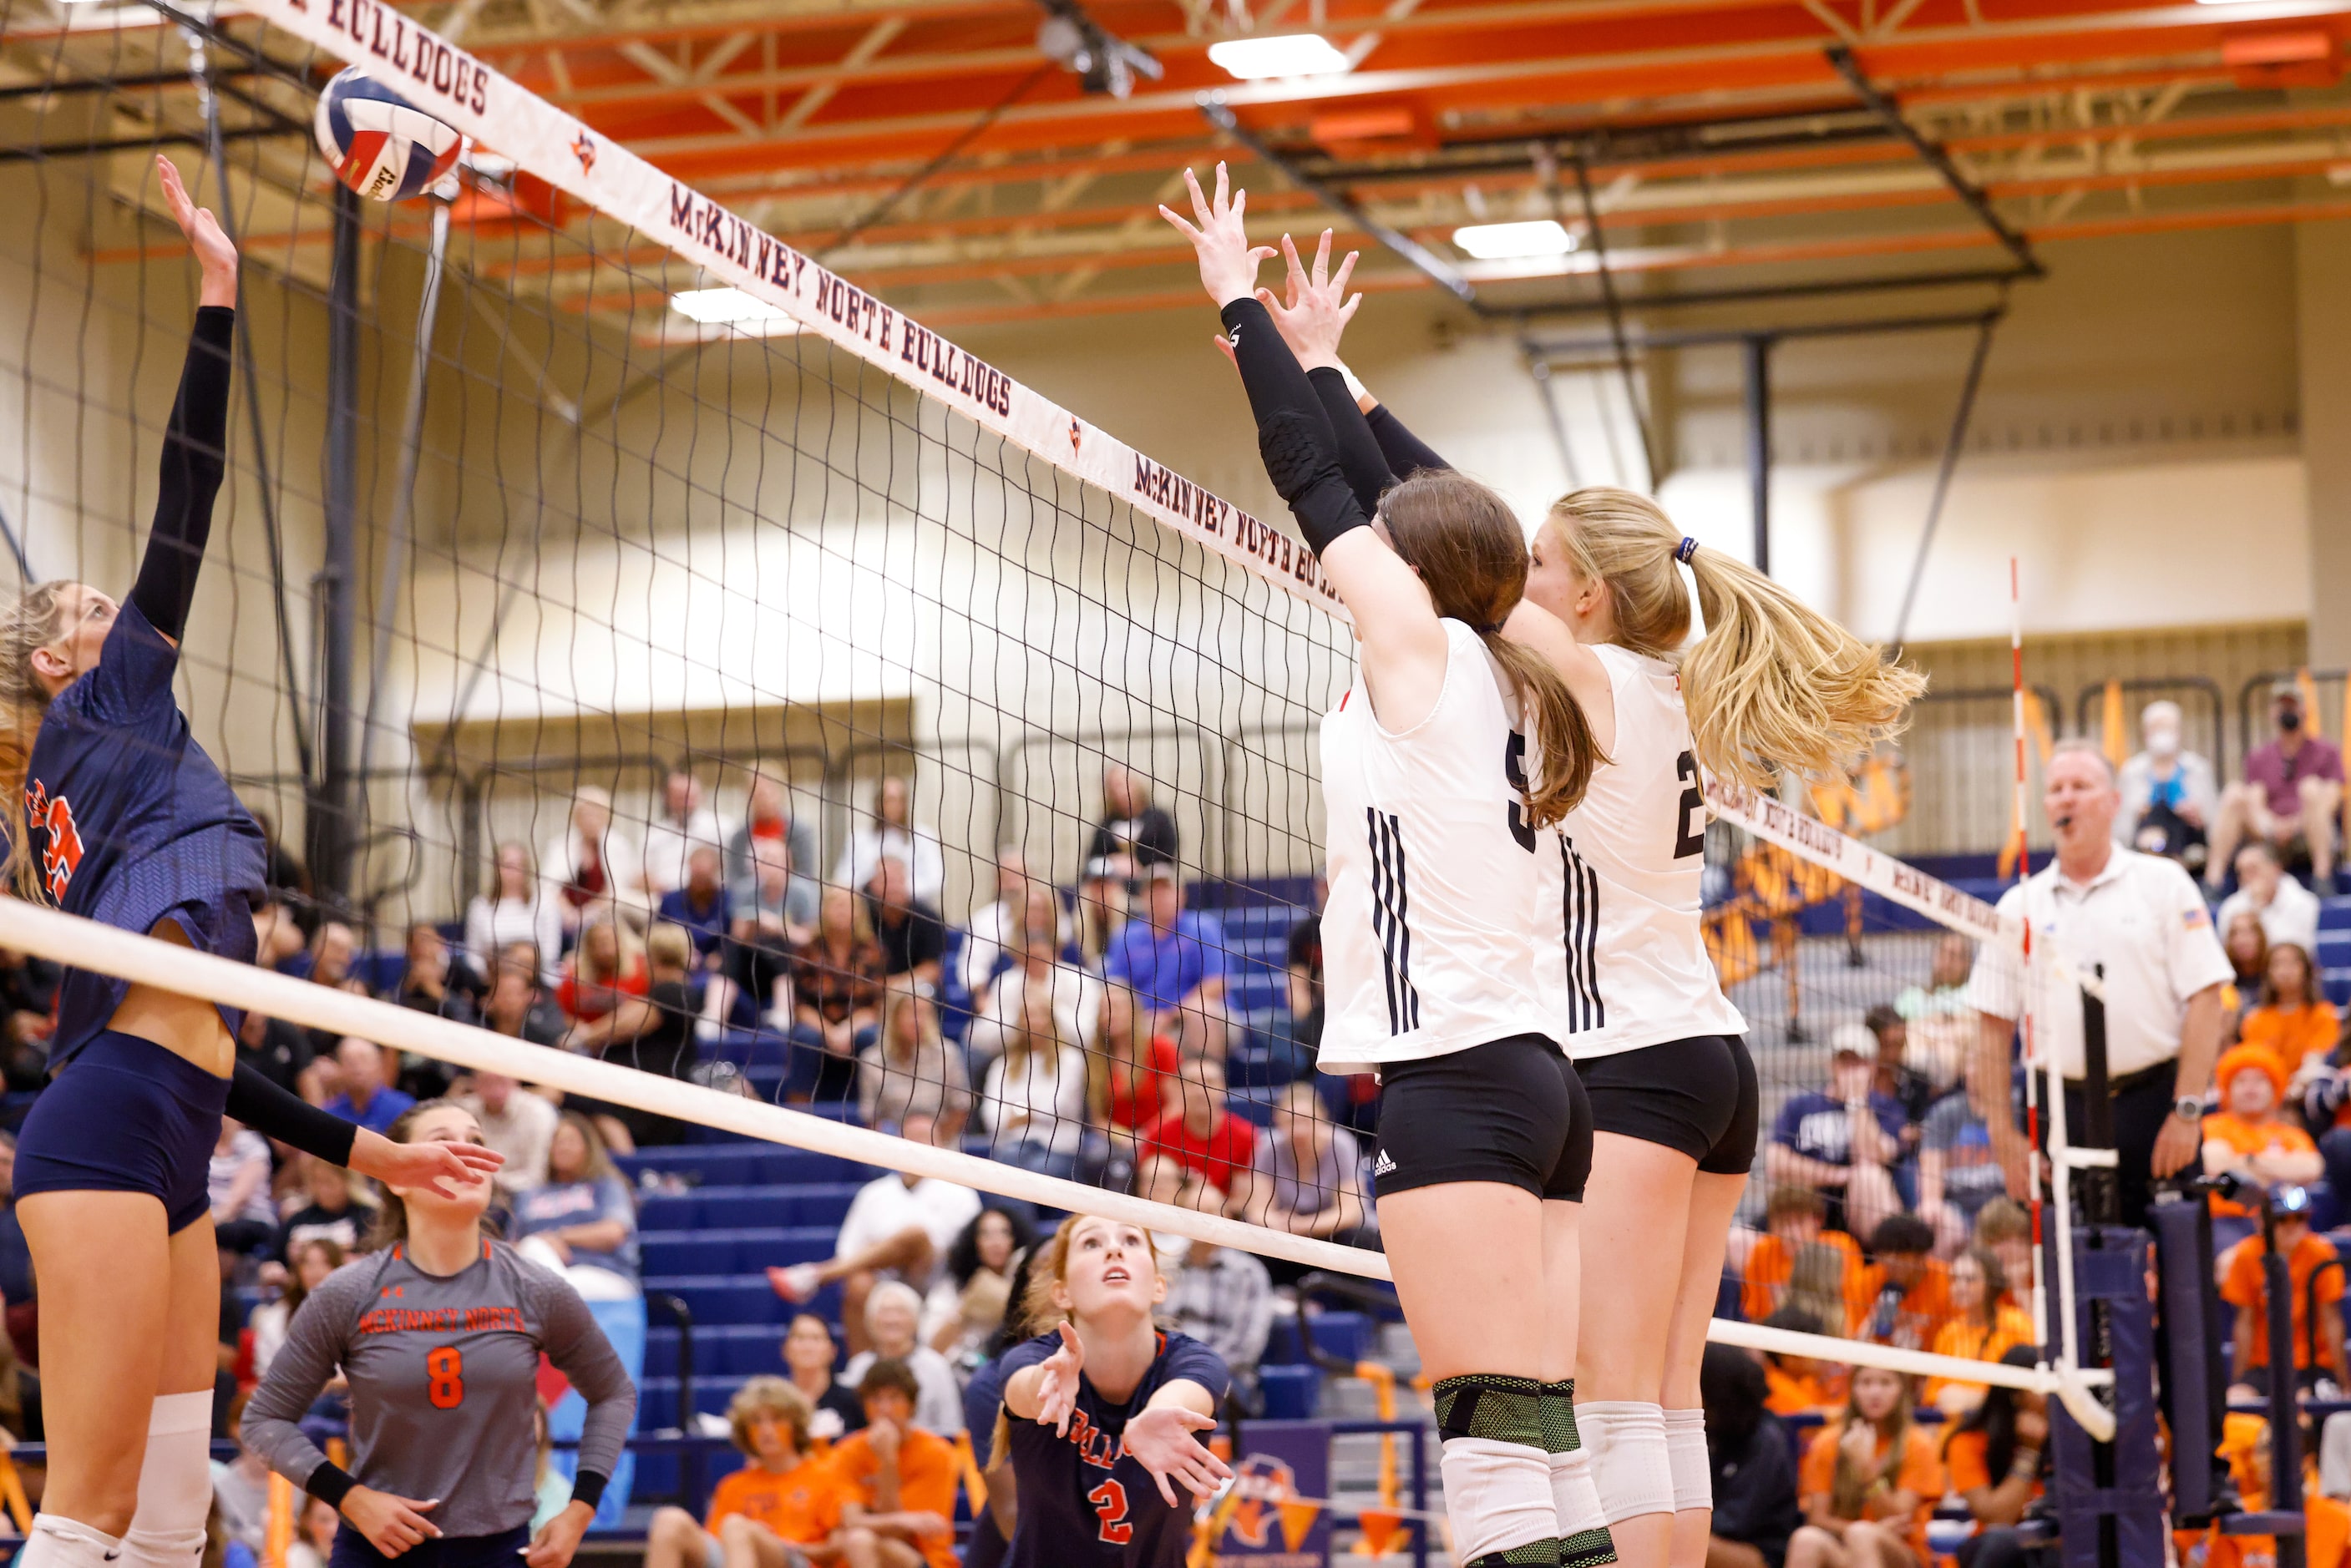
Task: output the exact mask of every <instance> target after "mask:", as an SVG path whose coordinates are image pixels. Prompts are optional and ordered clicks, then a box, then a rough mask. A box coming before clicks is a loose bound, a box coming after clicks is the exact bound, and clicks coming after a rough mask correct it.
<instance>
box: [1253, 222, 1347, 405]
mask: <svg viewBox="0 0 2351 1568" xmlns="http://www.w3.org/2000/svg"><path fill="white" fill-rule="evenodd" d="M1281 255H1282V259H1283V260H1284V261H1285V262H1287V263H1288V264H1289V274H1288V275H1287V276H1286V277H1285V278H1284V279H1283V287H1284V290H1285V292H1286V294H1287V296H1288V297H1287V298H1284V299H1276V298H1274V296H1273V291H1272V290H1271V289H1265V288H1260V289H1259V290H1258V291H1257V296H1258V298H1259V299H1260V300H1262V301H1264V302H1265V308H1266V312H1267V314H1269V315H1270V316H1271V317H1273V324H1274V326H1275V327H1279V328H1280V332H1281V340H1282V341H1283V342H1285V343H1287V344H1289V345H1290V352H1291V353H1292V354H1295V355H1297V356H1298V362H1299V364H1300V365H1301V366H1303V367H1304V368H1305V369H1309V370H1311V369H1316V368H1317V367H1318V366H1328V367H1330V368H1331V369H1338V367H1339V338H1340V337H1341V335H1342V334H1343V333H1344V332H1345V331H1346V330H1347V323H1348V322H1350V321H1353V319H1354V318H1355V309H1356V307H1357V306H1360V305H1362V304H1363V303H1364V296H1363V295H1362V294H1360V293H1358V294H1357V295H1356V296H1354V297H1353V299H1350V298H1348V297H1347V280H1348V278H1350V277H1352V276H1353V275H1354V271H1355V258H1356V253H1355V252H1353V251H1349V252H1348V253H1347V254H1346V257H1345V259H1344V260H1343V261H1341V262H1340V263H1339V270H1338V271H1337V272H1336V273H1333V272H1332V270H1331V231H1330V230H1328V229H1325V230H1323V231H1322V244H1318V245H1317V246H1315V248H1314V265H1313V266H1312V267H1311V268H1309V267H1308V266H1307V265H1305V264H1304V263H1302V262H1301V261H1300V260H1299V259H1298V246H1297V245H1296V244H1293V243H1292V242H1291V240H1290V236H1289V235H1288V234H1284V235H1282V236H1281Z"/></svg>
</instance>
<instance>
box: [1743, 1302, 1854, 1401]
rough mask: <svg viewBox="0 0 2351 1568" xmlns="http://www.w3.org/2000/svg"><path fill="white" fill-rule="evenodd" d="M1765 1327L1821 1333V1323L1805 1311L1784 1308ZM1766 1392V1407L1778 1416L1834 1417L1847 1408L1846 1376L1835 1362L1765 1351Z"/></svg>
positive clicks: (1764, 1383)
mask: <svg viewBox="0 0 2351 1568" xmlns="http://www.w3.org/2000/svg"><path fill="white" fill-rule="evenodd" d="M1763 1326H1764V1327H1766V1328H1784V1329H1786V1330H1788V1331H1789V1332H1790V1333H1792V1334H1818V1333H1820V1332H1821V1323H1820V1320H1819V1319H1818V1318H1816V1317H1814V1316H1813V1314H1811V1313H1808V1312H1806V1311H1804V1310H1803V1309H1802V1307H1782V1308H1781V1309H1780V1310H1779V1311H1778V1312H1775V1313H1773V1314H1771V1316H1770V1317H1767V1318H1765V1319H1764V1320H1763ZM1763 1389H1764V1395H1763V1407H1764V1408H1765V1409H1767V1410H1769V1411H1771V1413H1772V1414H1773V1415H1775V1416H1812V1415H1831V1414H1834V1412H1835V1411H1836V1410H1837V1409H1838V1408H1839V1407H1842V1406H1843V1405H1844V1396H1845V1373H1844V1368H1843V1367H1842V1366H1838V1365H1837V1364H1836V1363H1834V1362H1832V1361H1814V1360H1812V1359H1811V1358H1810V1357H1807V1356H1802V1355H1782V1354H1781V1353H1779V1352H1778V1351H1776V1350H1774V1351H1766V1352H1765V1353H1764V1355H1763Z"/></svg>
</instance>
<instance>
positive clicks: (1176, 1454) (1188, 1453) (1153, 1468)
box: [1126, 1405, 1233, 1508]
mask: <svg viewBox="0 0 2351 1568" xmlns="http://www.w3.org/2000/svg"><path fill="white" fill-rule="evenodd" d="M1216 1424H1217V1418H1216V1417H1214V1416H1203V1415H1202V1414H1200V1412H1199V1411H1197V1410H1186V1409H1185V1408H1184V1407H1181V1406H1179V1405H1157V1406H1154V1407H1151V1408H1150V1409H1147V1410H1145V1411H1144V1412H1143V1413H1142V1414H1141V1415H1139V1416H1137V1417H1134V1419H1133V1420H1131V1421H1129V1422H1127V1424H1126V1451H1127V1452H1128V1453H1130V1454H1133V1455H1134V1458H1135V1462H1136V1463H1138V1464H1140V1465H1141V1466H1142V1467H1143V1468H1144V1469H1146V1470H1148V1471H1150V1472H1151V1479H1152V1480H1155V1481H1157V1482H1158V1483H1159V1495H1160V1496H1161V1497H1163V1498H1165V1499H1166V1501H1167V1506H1168V1507H1170V1508H1174V1507H1175V1506H1176V1504H1175V1487H1174V1486H1172V1485H1170V1484H1169V1482H1170V1481H1171V1480H1172V1481H1175V1482H1177V1483H1180V1484H1181V1485H1182V1486H1183V1488H1184V1490H1186V1491H1187V1492H1190V1493H1191V1494H1192V1495H1193V1496H1194V1497H1196V1498H1207V1497H1213V1496H1215V1495H1216V1491H1217V1488H1218V1487H1220V1486H1222V1485H1223V1484H1224V1483H1225V1482H1227V1481H1228V1480H1232V1479H1233V1472H1232V1467H1230V1466H1229V1465H1228V1464H1226V1463H1225V1461H1224V1460H1222V1459H1218V1458H1217V1456H1216V1455H1214V1454H1212V1453H1210V1452H1209V1451H1208V1450H1207V1449H1206V1448H1204V1447H1203V1446H1202V1445H1201V1442H1200V1439H1199V1438H1196V1437H1194V1436H1193V1435H1192V1434H1193V1433H1195V1432H1205V1431H1208V1430H1210V1429H1211V1428H1214V1427H1215V1426H1216Z"/></svg>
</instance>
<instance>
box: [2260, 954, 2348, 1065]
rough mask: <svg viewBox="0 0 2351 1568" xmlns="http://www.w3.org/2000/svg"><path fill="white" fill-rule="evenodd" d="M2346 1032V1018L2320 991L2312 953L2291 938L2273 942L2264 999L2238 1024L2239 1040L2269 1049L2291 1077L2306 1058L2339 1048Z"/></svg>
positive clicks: (2268, 962)
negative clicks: (2344, 1021)
mask: <svg viewBox="0 0 2351 1568" xmlns="http://www.w3.org/2000/svg"><path fill="white" fill-rule="evenodd" d="M2342 1033H2343V1019H2342V1016H2341V1015H2340V1014H2338V1013H2337V1012H2335V1004H2334V1003H2333V1002H2329V1001H2327V1000H2326V998H2325V997H2324V996H2322V995H2320V994H2319V993H2318V984H2317V976H2316V975H2315V974H2314V973H2313V972H2312V968H2311V962H2310V955H2309V954H2308V953H2306V952H2304V950H2302V949H2301V948H2299V947H2296V946H2295V945H2294V943H2292V942H2279V943H2277V944H2275V945H2274V946H2273V947H2272V948H2271V949H2270V950H2269V958H2268V960H2267V961H2266V966H2265V971H2264V973H2263V976H2262V999H2261V1002H2259V1003H2258V1004H2257V1005H2255V1006H2254V1007H2253V1008H2252V1010H2251V1011H2249V1012H2247V1013H2246V1014H2245V1017H2244V1021H2243V1023H2241V1024H2240V1025H2239V1026H2238V1035H2237V1037H2238V1039H2239V1040H2240V1041H2241V1042H2242V1043H2243V1044H2247V1045H2254V1046H2259V1047H2260V1048H2261V1049H2262V1050H2264V1051H2267V1052H2268V1053H2269V1054H2271V1055H2272V1056H2273V1057H2274V1058H2276V1061H2277V1064H2278V1065H2279V1066H2281V1067H2283V1068H2284V1069H2285V1072H2286V1076H2287V1077H2288V1078H2289V1079H2291V1078H2292V1077H2293V1076H2294V1075H2295V1074H2296V1073H2298V1072H2300V1071H2301V1070H2302V1064H2303V1062H2304V1060H2305V1059H2306V1058H2308V1057H2310V1056H2312V1055H2314V1054H2317V1055H2324V1054H2325V1053H2327V1052H2329V1051H2332V1050H2334V1049H2335V1041H2336V1040H2337V1039H2339V1038H2341V1036H2342Z"/></svg>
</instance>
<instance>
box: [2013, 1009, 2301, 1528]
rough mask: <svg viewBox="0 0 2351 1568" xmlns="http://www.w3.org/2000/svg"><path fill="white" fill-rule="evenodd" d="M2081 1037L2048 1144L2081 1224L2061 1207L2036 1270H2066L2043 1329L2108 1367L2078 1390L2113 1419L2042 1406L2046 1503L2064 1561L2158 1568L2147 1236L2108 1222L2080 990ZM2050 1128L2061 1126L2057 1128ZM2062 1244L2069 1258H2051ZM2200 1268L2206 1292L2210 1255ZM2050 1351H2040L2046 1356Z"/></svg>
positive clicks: (2097, 1100)
mask: <svg viewBox="0 0 2351 1568" xmlns="http://www.w3.org/2000/svg"><path fill="white" fill-rule="evenodd" d="M2100 978H2101V979H2103V974H2101V976H2100ZM2082 1036H2083V1038H2082V1044H2083V1061H2082V1067H2083V1074H2082V1090H2083V1093H2082V1099H2083V1121H2084V1126H2083V1127H2082V1136H2081V1140H2080V1142H2079V1143H2075V1142H2074V1141H2073V1140H2072V1139H2071V1138H2067V1137H2062V1136H2061V1137H2056V1138H2053V1139H2052V1148H2051V1153H2052V1157H2053V1158H2054V1159H2056V1160H2058V1161H2061V1162H2063V1164H2064V1170H2063V1171H2062V1172H2061V1173H2060V1175H2059V1183H2060V1185H2059V1187H2058V1196H2059V1199H2060V1203H2061V1206H2062V1205H2063V1204H2064V1201H2065V1199H2067V1198H2068V1197H2069V1196H2073V1195H2074V1194H2078V1199H2079V1207H2080V1210H2081V1220H2082V1222H2081V1223H2080V1224H2079V1225H2075V1224H2074V1223H2072V1222H2071V1220H2072V1216H2071V1215H2070V1214H2063V1213H2061V1215H2060V1217H2059V1221H2060V1222H2059V1223H2058V1224H2057V1225H2055V1226H2053V1227H2052V1228H2051V1230H2050V1232H2049V1234H2048V1235H2047V1236H2046V1238H2045V1241H2044V1245H2045V1247H2046V1249H2047V1250H2046V1253H2045V1255H2044V1260H2045V1261H2044V1262H2043V1268H2044V1270H2045V1271H2047V1272H2049V1273H2050V1274H2052V1275H2053V1276H2054V1277H2055V1278H2056V1279H2057V1280H2058V1281H2059V1282H2060V1284H2061V1287H2062V1286H2063V1285H2064V1283H2065V1282H2067V1281H2068V1279H2069V1276H2070V1283H2071V1289H2070V1291H2068V1290H2066V1289H2063V1288H2061V1289H2060V1290H2059V1292H2058V1293H2057V1310H2058V1311H2059V1312H2061V1313H2070V1314H2072V1319H2073V1321H2072V1322H2071V1323H2070V1324H2062V1323H2057V1324H2051V1325H2050V1327H2051V1329H2052V1331H2053V1333H2054V1334H2055V1336H2056V1338H2057V1340H2058V1344H2059V1345H2060V1346H2063V1347H2064V1349H2065V1350H2067V1351H2070V1352H2074V1354H2075V1356H2076V1365H2077V1366H2079V1367H2080V1369H2082V1370H2084V1371H2090V1370H2094V1369H2095V1370H2104V1371H2106V1372H2108V1373H2110V1374H2112V1379H2111V1381H2108V1382H2106V1383H2105V1384H2104V1386H2094V1387H2092V1388H2091V1389H2090V1390H2088V1393H2089V1397H2092V1398H2094V1399H2096V1400H2097V1401H2098V1402H2099V1403H2101V1404H2102V1405H2104V1406H2105V1408H2106V1409H2107V1410H2108V1411H2109V1412H2110V1413H2111V1417H2112V1422H2113V1425H2112V1430H2111V1435H2110V1436H2109V1437H2107V1438H2106V1439H2105V1440H2104V1441H2101V1440H2099V1439H2098V1438H2097V1437H2095V1436H2094V1435H2093V1433H2092V1432H2091V1431H2090V1430H2089V1429H2088V1428H2085V1426H2084V1425H2083V1424H2082V1422H2081V1421H2079V1420H2077V1419H2076V1418H2075V1416H2074V1412H2073V1411H2072V1410H2070V1409H2068V1408H2067V1407H2066V1405H2065V1404H2064V1402H2063V1401H2062V1400H2056V1399H2053V1400H2051V1401H2050V1402H2049V1436H2050V1445H2051V1459H2052V1464H2053V1470H2052V1477H2051V1484H2050V1500H2051V1501H2052V1503H2053V1505H2054V1507H2053V1511H2054V1514H2055V1524H2056V1528H2057V1546H2058V1553H2059V1557H2060V1560H2061V1561H2062V1562H2063V1563H2064V1565H2065V1568H2158V1565H2159V1564H2161V1563H2163V1562H2164V1561H2165V1557H2166V1547H2167V1545H2168V1542H2167V1539H2166V1538H2167V1536H2168V1534H2169V1532H2170V1521H2169V1517H2168V1512H2167V1511H2166V1508H2165V1503H2164V1496H2163V1478H2162V1459H2161V1448H2160V1439H2159V1425H2160V1423H2159V1421H2158V1410H2157V1402H2156V1380H2155V1366H2156V1353H2155V1339H2156V1329H2155V1312H2154V1307H2153V1304H2152V1303H2150V1302H2149V1301H2148V1299H2147V1265H2148V1262H2149V1250H2150V1245H2151V1243H2150V1241H2149V1240H2148V1237H2147V1232H2146V1231H2139V1230H2137V1229H2133V1228H2129V1227H2126V1226H2124V1225H2121V1224H2119V1223H2117V1219H2118V1216H2119V1214H2120V1209H2121V1205H2120V1199H2119V1194H2118V1191H2117V1183H2118V1177H2117V1172H2116V1155H2115V1133H2114V1100H2113V1096H2112V1092H2111V1089H2110V1086H2109V1080H2108V1075H2107V1071H2106V1019H2105V1002H2104V1001H2103V1000H2102V999H2101V998H2099V997H2098V996H2096V995H2094V994H2092V993H2091V992H2089V991H2088V990H2086V989H2085V991H2084V992H2083V996H2082ZM2053 1130H2054V1131H2056V1132H2058V1133H2060V1134H2061V1135H2062V1133H2063V1132H2064V1128H2063V1127H2062V1125H2061V1126H2060V1127H2057V1128H2054V1129H2053ZM2061 1248H2063V1249H2065V1250H2066V1253H2067V1254H2069V1255H2061V1254H2060V1251H2059V1250H2060V1249H2061ZM2203 1272H2204V1276H2205V1278H2206V1280H2207V1282H2208V1286H2207V1288H2208V1289H2209V1288H2210V1284H2209V1282H2210V1277H2211V1264H2210V1258H2209V1254H2208V1257H2207V1260H2206V1262H2205V1264H2204V1268H2203ZM2068 1329H2070V1333H2068V1332H2065V1331H2066V1330H2068ZM2289 1343H2291V1342H2290V1341H2289ZM2053 1348H2057V1347H2055V1346H2044V1347H2043V1355H2044V1356H2045V1355H2047V1354H2048V1353H2049V1351H2050V1350H2052V1349H2053ZM2289 1397H2291V1395H2290V1393H2289ZM2280 1568H2301V1565H2300V1564H2299V1563H2294V1564H2291V1565H2289V1564H2284V1563H2281V1564H2280Z"/></svg>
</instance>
